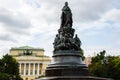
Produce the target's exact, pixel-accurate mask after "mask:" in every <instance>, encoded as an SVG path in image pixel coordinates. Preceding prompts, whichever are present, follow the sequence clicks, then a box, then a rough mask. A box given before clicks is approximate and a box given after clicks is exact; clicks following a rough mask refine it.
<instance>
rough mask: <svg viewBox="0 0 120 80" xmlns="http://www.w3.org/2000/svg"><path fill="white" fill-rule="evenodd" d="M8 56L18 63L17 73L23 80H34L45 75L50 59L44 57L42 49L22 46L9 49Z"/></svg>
mask: <svg viewBox="0 0 120 80" xmlns="http://www.w3.org/2000/svg"><path fill="white" fill-rule="evenodd" d="M10 55H11V56H13V57H14V58H15V59H16V60H17V61H18V63H19V73H20V75H21V77H22V78H23V80H34V79H35V78H37V77H38V76H42V75H44V74H45V69H46V67H47V65H48V64H50V62H51V59H50V57H48V56H45V55H44V49H40V48H33V47H29V46H22V47H16V48H11V49H10Z"/></svg>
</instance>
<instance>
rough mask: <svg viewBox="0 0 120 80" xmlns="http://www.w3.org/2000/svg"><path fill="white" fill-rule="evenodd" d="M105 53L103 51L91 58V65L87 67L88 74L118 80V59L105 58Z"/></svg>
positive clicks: (119, 60) (119, 62)
mask: <svg viewBox="0 0 120 80" xmlns="http://www.w3.org/2000/svg"><path fill="white" fill-rule="evenodd" d="M105 53H106V51H105V50H103V51H102V52H100V53H99V54H97V56H95V57H92V62H91V65H89V70H90V74H91V75H93V76H97V77H106V78H113V79H115V80H120V76H119V74H120V58H119V57H115V56H106V57H105ZM113 73H114V74H113Z"/></svg>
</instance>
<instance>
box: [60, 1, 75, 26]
mask: <svg viewBox="0 0 120 80" xmlns="http://www.w3.org/2000/svg"><path fill="white" fill-rule="evenodd" d="M72 23H73V21H72V13H71V9H70V8H69V6H68V2H65V6H64V7H63V8H62V15H61V27H60V28H63V27H72Z"/></svg>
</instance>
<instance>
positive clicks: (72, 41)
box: [53, 2, 81, 52]
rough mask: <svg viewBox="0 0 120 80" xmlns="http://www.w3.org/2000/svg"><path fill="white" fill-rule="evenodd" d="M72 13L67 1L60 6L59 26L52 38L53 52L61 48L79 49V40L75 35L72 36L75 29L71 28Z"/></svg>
mask: <svg viewBox="0 0 120 80" xmlns="http://www.w3.org/2000/svg"><path fill="white" fill-rule="evenodd" d="M72 23H73V20H72V13H71V9H70V8H69V6H68V2H65V6H64V7H63V8H62V15H61V27H60V29H59V30H58V34H57V35H56V38H55V40H54V43H53V45H54V52H56V51H61V50H64V51H65V50H66V51H67V50H71V51H80V50H81V48H80V45H81V41H80V39H79V38H78V37H77V35H76V36H75V38H74V32H75V29H73V28H72Z"/></svg>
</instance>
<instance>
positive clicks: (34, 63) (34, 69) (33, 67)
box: [33, 63, 35, 75]
mask: <svg viewBox="0 0 120 80" xmlns="http://www.w3.org/2000/svg"><path fill="white" fill-rule="evenodd" d="M33 75H35V63H33Z"/></svg>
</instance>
